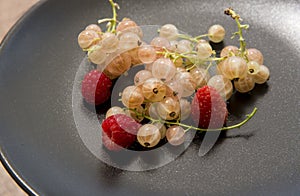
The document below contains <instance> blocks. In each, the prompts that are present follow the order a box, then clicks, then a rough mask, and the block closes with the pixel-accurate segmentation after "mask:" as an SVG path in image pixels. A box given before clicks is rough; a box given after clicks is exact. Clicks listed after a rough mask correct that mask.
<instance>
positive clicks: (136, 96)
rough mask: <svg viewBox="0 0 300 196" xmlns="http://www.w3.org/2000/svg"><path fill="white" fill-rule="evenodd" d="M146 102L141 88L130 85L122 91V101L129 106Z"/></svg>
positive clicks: (135, 106)
mask: <svg viewBox="0 0 300 196" xmlns="http://www.w3.org/2000/svg"><path fill="white" fill-rule="evenodd" d="M143 102H144V96H143V94H142V90H141V88H139V87H137V86H128V87H126V88H125V89H124V90H123V92H122V103H123V104H124V105H125V106H126V107H128V108H137V107H139V106H140V105H141V104H142V103H143Z"/></svg>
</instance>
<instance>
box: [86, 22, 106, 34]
mask: <svg viewBox="0 0 300 196" xmlns="http://www.w3.org/2000/svg"><path fill="white" fill-rule="evenodd" d="M85 29H86V30H92V31H95V32H96V33H98V34H100V33H101V32H102V30H101V28H100V27H99V25H96V24H90V25H88V26H87V27H86V28H85Z"/></svg>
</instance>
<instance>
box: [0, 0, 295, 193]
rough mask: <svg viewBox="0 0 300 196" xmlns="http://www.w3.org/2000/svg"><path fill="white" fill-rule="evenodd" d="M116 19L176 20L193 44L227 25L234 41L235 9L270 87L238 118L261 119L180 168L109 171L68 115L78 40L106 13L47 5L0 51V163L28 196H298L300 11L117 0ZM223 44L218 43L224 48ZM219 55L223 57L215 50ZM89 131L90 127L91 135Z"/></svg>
mask: <svg viewBox="0 0 300 196" xmlns="http://www.w3.org/2000/svg"><path fill="white" fill-rule="evenodd" d="M119 4H120V6H121V10H120V11H119V15H120V18H122V17H125V16H126V17H129V18H132V19H134V20H135V21H136V22H137V23H138V24H141V25H146V24H156V25H163V24H165V23H173V24H175V25H176V26H178V27H179V29H181V30H184V31H185V32H187V33H189V34H192V35H197V34H199V32H200V33H205V32H206V30H207V28H208V27H209V26H210V25H212V24H214V23H220V24H222V25H223V26H225V27H226V29H227V30H228V32H229V33H228V34H227V36H226V39H225V42H224V45H229V44H233V43H235V44H237V42H236V41H232V40H230V35H229V34H230V33H232V32H234V31H235V29H234V28H235V24H234V21H232V20H231V19H230V18H228V17H225V16H224V15H223V9H224V8H226V7H229V6H231V7H234V8H235V9H236V10H238V12H239V13H241V15H242V16H243V18H244V21H245V22H246V23H248V24H250V26H251V28H250V30H249V31H248V33H246V35H245V36H246V38H247V40H249V41H248V46H249V47H256V48H258V49H260V50H261V51H262V52H263V53H264V56H265V64H266V65H267V66H268V67H269V68H270V70H271V79H270V80H269V81H268V83H267V84H264V85H258V86H256V88H255V89H254V90H253V92H252V93H251V94H247V95H241V94H235V95H234V96H233V97H232V99H231V101H230V103H229V107H230V108H229V109H230V112H231V118H232V119H233V121H235V120H240V119H242V118H243V117H244V115H245V114H246V113H249V112H250V111H251V110H252V108H253V107H255V106H256V107H258V109H259V110H258V112H257V114H256V115H255V116H254V118H253V119H252V120H251V122H249V123H248V124H246V125H245V126H243V127H242V128H241V129H237V130H232V131H230V132H228V133H226V134H222V135H221V137H220V138H219V140H218V142H217V144H216V145H215V146H214V148H213V149H212V150H211V151H210V152H209V153H208V154H206V155H205V156H204V157H199V156H198V155H197V152H198V149H199V146H200V143H201V138H196V139H195V140H194V141H193V142H192V144H191V145H190V147H189V148H188V149H187V150H186V151H185V152H184V153H183V154H182V155H181V156H179V157H178V158H177V159H175V161H172V162H171V163H169V164H167V165H165V166H163V167H160V168H158V169H155V170H150V171H147V172H129V171H123V170H120V169H116V168H114V167H111V166H108V165H107V164H105V163H103V162H102V161H100V160H99V159H97V158H96V157H95V156H94V155H93V154H92V153H91V152H90V150H88V149H87V148H86V146H85V145H84V144H83V142H82V140H81V138H80V137H79V134H78V132H77V129H76V126H75V122H74V118H73V112H72V89H73V82H74V78H75V75H76V72H77V70H78V67H79V64H80V63H81V61H82V59H83V58H84V53H83V52H82V51H81V50H80V49H79V47H78V46H77V42H76V38H77V34H78V33H79V32H80V31H81V30H82V29H83V28H84V26H85V25H86V24H88V23H94V22H96V20H97V19H98V18H100V17H101V18H102V17H106V16H111V8H110V6H109V4H108V2H107V1H104V0H102V1H101V0H73V1H69V0H60V1H56V0H52V1H45V2H40V3H39V4H38V5H37V6H35V7H34V8H33V9H32V10H31V11H30V12H29V13H27V14H26V15H25V16H24V17H23V18H22V19H21V20H20V21H19V22H18V23H17V25H16V26H15V27H14V28H13V29H12V30H11V31H10V33H9V34H8V36H7V37H6V38H5V39H4V41H3V43H2V45H1V50H0V110H1V112H0V125H1V128H0V146H1V161H2V163H3V164H4V166H5V167H6V169H7V170H8V171H9V172H10V174H11V175H12V176H13V178H14V179H15V180H16V181H17V182H18V183H19V185H20V186H21V187H22V188H24V190H25V191H26V192H28V193H29V194H39V195H142V194H143V195H154V194H157V195H257V194H258V195H299V194H300V127H299V62H300V55H299V54H300V41H299V40H300V34H299V32H300V25H299V20H300V12H299V10H300V3H299V1H297V0H294V1H292V0H291V1H285V0H274V1H268V0H254V1H232V2H230V1H227V0H221V1H220V0H201V1H197V0H188V1H181V0H173V1H149V0H147V1H146V0H141V1H134V0H126V1H119ZM218 47H220V46H218ZM217 49H218V48H217ZM87 129H88V127H87Z"/></svg>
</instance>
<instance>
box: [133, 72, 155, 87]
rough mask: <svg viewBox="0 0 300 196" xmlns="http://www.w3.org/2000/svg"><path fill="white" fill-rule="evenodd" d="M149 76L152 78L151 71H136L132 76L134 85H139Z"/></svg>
mask: <svg viewBox="0 0 300 196" xmlns="http://www.w3.org/2000/svg"><path fill="white" fill-rule="evenodd" d="M150 78H153V76H152V72H151V71H148V70H141V71H138V72H137V73H136V74H135V76H134V84H135V85H136V86H139V85H141V84H143V83H144V82H145V81H146V80H148V79H150Z"/></svg>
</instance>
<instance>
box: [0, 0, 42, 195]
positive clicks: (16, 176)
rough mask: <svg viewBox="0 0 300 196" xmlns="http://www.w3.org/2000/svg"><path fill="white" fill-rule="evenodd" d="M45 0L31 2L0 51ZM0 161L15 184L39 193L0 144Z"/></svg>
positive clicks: (7, 36)
mask: <svg viewBox="0 0 300 196" xmlns="http://www.w3.org/2000/svg"><path fill="white" fill-rule="evenodd" d="M45 2H47V0H39V1H38V2H36V3H35V4H33V5H32V6H31V7H30V8H29V9H28V10H27V11H26V12H25V13H24V14H23V15H22V16H21V17H20V18H19V19H18V20H17V21H16V22H15V23H14V24H13V26H12V27H11V28H10V29H9V31H8V32H7V33H6V34H5V35H4V37H3V39H2V40H1V42H0V53H1V52H2V50H3V48H4V47H5V45H6V43H7V42H8V41H9V40H10V37H11V36H12V34H13V33H14V32H15V30H16V29H17V28H18V27H19V26H20V24H22V22H23V21H24V20H25V19H26V18H28V17H30V15H31V14H32V13H34V12H35V11H36V10H38V9H39V8H40V7H41V5H43V4H44V3H45ZM0 162H1V163H2V165H3V167H4V169H5V171H6V172H7V173H8V174H9V176H10V177H11V178H12V179H13V180H14V181H15V182H16V183H17V185H18V186H19V187H20V188H21V189H22V190H23V191H24V192H25V193H26V194H28V195H39V194H38V193H37V192H36V191H35V190H34V189H33V188H32V187H31V186H30V185H29V183H28V182H26V181H25V180H24V179H23V178H22V177H21V176H20V175H19V174H18V172H17V171H16V170H15V169H14V167H13V166H12V165H11V164H10V161H9V159H8V158H7V157H6V156H5V153H4V152H3V149H2V148H1V146H0Z"/></svg>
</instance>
